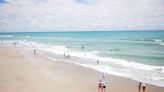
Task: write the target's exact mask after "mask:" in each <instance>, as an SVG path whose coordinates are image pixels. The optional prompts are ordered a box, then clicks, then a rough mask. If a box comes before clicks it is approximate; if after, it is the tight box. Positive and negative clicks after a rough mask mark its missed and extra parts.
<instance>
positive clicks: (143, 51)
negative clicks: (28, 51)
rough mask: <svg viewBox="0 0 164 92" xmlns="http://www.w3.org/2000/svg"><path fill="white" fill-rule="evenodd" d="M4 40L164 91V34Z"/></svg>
mask: <svg viewBox="0 0 164 92" xmlns="http://www.w3.org/2000/svg"><path fill="white" fill-rule="evenodd" d="M0 40H1V44H7V45H9V44H10V45H11V44H12V43H13V42H16V43H18V46H22V47H25V48H36V49H37V51H38V52H39V53H40V54H42V55H44V56H46V57H47V58H50V59H63V55H64V54H65V55H70V58H69V62H70V63H74V64H78V65H81V66H83V67H88V68H91V69H94V70H97V71H101V72H104V73H107V74H112V75H116V76H122V77H127V78H131V79H134V80H137V81H142V82H145V83H149V84H153V85H158V86H162V87H164V31H87V32H85V31H84V32H14V33H0ZM97 61H99V63H98V64H97Z"/></svg>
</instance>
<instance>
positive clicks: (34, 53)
mask: <svg viewBox="0 0 164 92" xmlns="http://www.w3.org/2000/svg"><path fill="white" fill-rule="evenodd" d="M34 56H36V49H35V48H34Z"/></svg>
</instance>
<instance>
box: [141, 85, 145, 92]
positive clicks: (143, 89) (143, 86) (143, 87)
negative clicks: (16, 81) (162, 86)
mask: <svg viewBox="0 0 164 92" xmlns="http://www.w3.org/2000/svg"><path fill="white" fill-rule="evenodd" d="M142 91H143V92H145V91H146V85H145V84H142Z"/></svg>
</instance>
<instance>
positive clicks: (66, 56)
mask: <svg viewBox="0 0 164 92" xmlns="http://www.w3.org/2000/svg"><path fill="white" fill-rule="evenodd" d="M63 56H64V57H65V58H66V59H69V58H71V56H70V55H66V54H65V53H64V54H63Z"/></svg>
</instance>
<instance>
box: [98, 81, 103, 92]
mask: <svg viewBox="0 0 164 92" xmlns="http://www.w3.org/2000/svg"><path fill="white" fill-rule="evenodd" d="M98 92H102V82H101V80H99V82H98Z"/></svg>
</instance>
